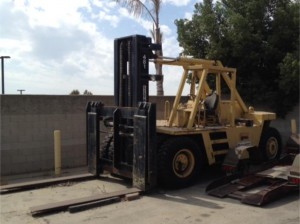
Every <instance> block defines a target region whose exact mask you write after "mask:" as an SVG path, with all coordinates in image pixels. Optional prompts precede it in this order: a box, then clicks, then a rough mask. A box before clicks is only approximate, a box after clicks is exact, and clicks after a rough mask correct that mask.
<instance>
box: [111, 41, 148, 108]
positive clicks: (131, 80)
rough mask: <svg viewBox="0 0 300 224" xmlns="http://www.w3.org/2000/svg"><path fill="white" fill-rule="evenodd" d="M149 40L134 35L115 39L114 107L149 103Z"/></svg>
mask: <svg viewBox="0 0 300 224" xmlns="http://www.w3.org/2000/svg"><path fill="white" fill-rule="evenodd" d="M153 46H154V45H152V44H151V38H148V37H145V36H140V35H135V36H129V37H123V38H118V39H115V42H114V48H115V50H114V51H115V52H114V53H115V54H114V56H115V61H114V66H115V74H114V79H115V80H114V85H115V88H114V96H115V105H116V106H119V107H136V106H138V102H148V101H149V94H148V93H149V84H148V81H149V58H153V57H154V55H153V53H152V49H151V48H153Z"/></svg>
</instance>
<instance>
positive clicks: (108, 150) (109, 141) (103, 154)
mask: <svg viewBox="0 0 300 224" xmlns="http://www.w3.org/2000/svg"><path fill="white" fill-rule="evenodd" d="M113 147H114V137H113V134H109V135H107V136H106V137H105V139H104V141H103V143H102V146H101V147H100V158H103V159H108V160H112V159H113V153H114V148H113Z"/></svg>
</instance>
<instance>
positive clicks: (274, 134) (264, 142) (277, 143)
mask: <svg viewBox="0 0 300 224" xmlns="http://www.w3.org/2000/svg"><path fill="white" fill-rule="evenodd" d="M259 148H260V149H261V150H262V155H263V159H264V161H272V160H278V159H279V157H280V155H281V137H280V134H279V132H278V131H277V130H276V129H275V128H272V127H269V128H267V129H266V130H264V131H263V133H262V136H261V140H260V144H259Z"/></svg>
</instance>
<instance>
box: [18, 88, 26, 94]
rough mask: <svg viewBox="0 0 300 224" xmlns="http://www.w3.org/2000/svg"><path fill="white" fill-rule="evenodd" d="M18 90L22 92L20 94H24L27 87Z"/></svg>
mask: <svg viewBox="0 0 300 224" xmlns="http://www.w3.org/2000/svg"><path fill="white" fill-rule="evenodd" d="M17 91H19V92H20V95H22V94H23V92H24V91H25V89H18V90H17Z"/></svg>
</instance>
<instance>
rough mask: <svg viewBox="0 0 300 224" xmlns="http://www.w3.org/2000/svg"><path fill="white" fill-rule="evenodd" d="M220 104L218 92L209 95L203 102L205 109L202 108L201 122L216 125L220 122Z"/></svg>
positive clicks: (204, 124)
mask: <svg viewBox="0 0 300 224" xmlns="http://www.w3.org/2000/svg"><path fill="white" fill-rule="evenodd" d="M218 104H219V96H218V94H217V93H216V92H213V93H211V94H210V95H208V96H207V97H206V98H205V100H204V102H203V109H202V110H200V124H201V125H203V126H206V125H216V124H217V123H218V114H217V108H218Z"/></svg>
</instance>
